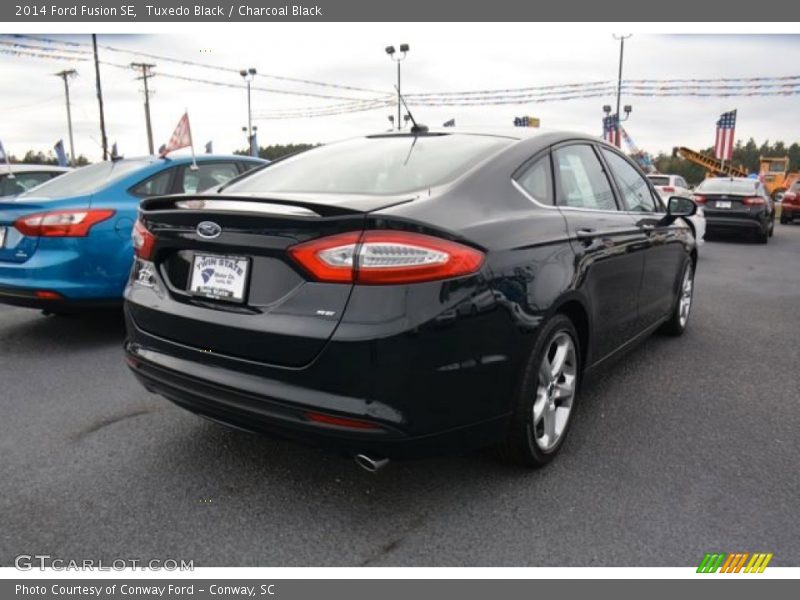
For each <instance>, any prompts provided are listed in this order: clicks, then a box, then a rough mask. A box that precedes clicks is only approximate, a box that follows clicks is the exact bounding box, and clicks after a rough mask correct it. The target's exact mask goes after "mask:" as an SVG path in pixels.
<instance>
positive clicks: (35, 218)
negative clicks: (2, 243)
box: [14, 209, 115, 237]
mask: <svg viewBox="0 0 800 600" xmlns="http://www.w3.org/2000/svg"><path fill="white" fill-rule="evenodd" d="M114 212H115V211H113V210H106V209H92V210H89V209H87V210H54V211H51V212H43V213H36V214H33V215H27V216H25V217H20V218H19V219H17V220H16V221H15V222H14V227H16V229H17V231H19V232H20V233H21V234H22V235H25V236H28V237H86V236H87V235H89V230H90V229H91V228H92V227H93V226H94V225H97V224H98V223H100V222H101V221H105V220H106V219H109V218H111V217H112V216H113V215H114Z"/></svg>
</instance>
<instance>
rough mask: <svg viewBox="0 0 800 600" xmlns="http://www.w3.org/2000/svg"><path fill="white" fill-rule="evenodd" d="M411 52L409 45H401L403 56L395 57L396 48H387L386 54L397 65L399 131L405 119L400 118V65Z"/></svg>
mask: <svg viewBox="0 0 800 600" xmlns="http://www.w3.org/2000/svg"><path fill="white" fill-rule="evenodd" d="M409 50H410V48H409V46H408V44H400V52H402V53H403V55H402V56H395V54H396V53H397V51H396V50H395V49H394V46H386V54H388V55H389V58H391V59H392V60H393V61H394V62H396V63H397V122H396V123H397V130H398V131H399V130H400V129H402V127H403V119H402V117H401V116H400V63H401V62H403V60H405V58H406V54H408V51H409Z"/></svg>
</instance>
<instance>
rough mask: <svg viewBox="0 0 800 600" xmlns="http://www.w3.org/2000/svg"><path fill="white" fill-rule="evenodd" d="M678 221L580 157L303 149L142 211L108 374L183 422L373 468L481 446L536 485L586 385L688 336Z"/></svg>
mask: <svg viewBox="0 0 800 600" xmlns="http://www.w3.org/2000/svg"><path fill="white" fill-rule="evenodd" d="M695 210H696V207H695V205H694V203H693V202H691V201H690V200H685V199H680V198H671V199H670V202H669V207H668V208H667V209H665V208H664V207H663V205H662V204H661V200H660V199H659V196H658V194H657V193H656V191H655V190H654V189H653V188H652V186H651V185H650V183H649V182H648V180H647V178H646V177H645V176H644V174H643V173H642V172H641V171H640V170H639V169H638V168H637V167H636V165H635V164H634V163H633V162H631V161H630V160H629V159H628V158H627V157H626V156H624V155H623V154H621V153H620V152H619V151H618V150H617V149H616V148H614V147H612V146H609V145H607V144H605V143H604V142H601V141H599V140H597V139H595V138H592V137H588V136H584V135H576V134H570V133H535V134H528V133H527V132H525V131H523V132H521V131H520V130H514V131H513V133H509V132H492V133H486V132H480V133H470V132H456V131H453V130H444V131H427V130H425V129H424V128H415V130H412V131H411V132H408V133H405V132H401V133H384V134H379V135H372V136H367V137H361V138H357V139H351V140H348V141H344V142H340V143H334V144H330V145H327V146H322V147H318V148H315V149H313V150H309V151H307V152H304V153H302V154H299V155H295V156H292V157H290V158H287V159H285V160H282V161H276V162H274V163H272V164H271V165H269V166H268V167H265V168H263V169H261V170H260V171H258V172H256V173H255V174H254V175H252V176H250V177H247V178H245V179H243V180H240V181H237V182H234V183H233V184H229V185H227V186H223V188H222V189H221V190H219V191H218V193H216V194H213V195H194V196H188V197H187V196H166V197H160V198H154V199H149V200H145V201H144V202H143V204H142V207H141V210H140V215H139V221H138V222H137V224H136V227H135V231H134V238H135V246H136V254H137V259H136V261H135V265H134V268H133V271H132V274H131V279H130V282H129V284H128V287H127V289H126V292H125V297H126V308H125V315H126V321H127V340H126V343H125V349H126V353H127V360H128V364H129V365H130V367H131V369H132V370H133V372H134V373H135V375H136V376H137V377H138V378H139V380H140V381H141V382H142V383H143V384H144V386H145V387H146V388H147V389H148V390H150V391H153V392H156V393H158V394H161V395H163V396H165V397H166V398H168V399H169V400H171V401H173V402H174V403H176V404H178V405H179V406H182V407H184V408H186V409H188V410H190V411H193V412H195V413H198V414H200V415H203V416H205V417H208V418H210V419H213V420H216V421H220V422H223V423H226V424H228V425H232V426H234V427H238V428H242V429H246V430H251V431H259V432H267V433H272V434H276V435H280V436H286V437H290V438H294V439H298V440H305V441H311V442H313V443H316V444H322V445H326V446H330V447H332V448H336V449H338V450H339V451H344V452H346V453H348V454H350V455H352V456H354V457H356V458H357V461H359V464H361V465H362V466H364V467H366V468H368V469H371V470H375V469H377V468H379V467H380V466H381V465H382V464H384V463H385V461H386V459H387V458H390V457H392V458H393V457H398V458H400V457H411V456H420V455H427V454H433V453H439V452H445V451H449V450H454V449H462V448H465V447H474V446H484V445H496V446H498V448H499V450H500V453H501V455H503V456H504V457H505V458H507V459H509V460H511V461H513V462H516V463H520V464H524V465H530V466H539V465H543V464H545V463H547V462H548V461H549V460H550V459H551V458H552V457H553V456H554V454H555V453H556V452H557V451H558V450H559V448H560V447H561V446H562V444H563V442H564V439H565V436H566V434H567V431H568V429H569V425H570V422H571V420H572V419H571V417H572V416H573V408H574V406H575V403H576V401H577V397H578V393H579V391H580V389H581V383H582V382H583V381H584V380H585V379H586V378H587V376H589V375H590V374H591V373H593V372H594V371H595V370H596V369H598V368H599V367H600V366H601V365H603V364H605V363H607V362H608V361H609V360H610V359H611V358H612V357H614V356H616V355H618V354H620V353H621V352H622V351H624V350H626V349H628V348H631V347H632V346H634V345H635V342H637V341H638V340H641V339H643V338H644V337H645V336H647V335H649V334H650V333H652V332H653V331H655V330H656V329H662V330H664V331H666V332H668V333H671V334H675V335H679V334H681V333H682V332H683V330H684V328H685V327H686V324H687V320H688V318H689V311H690V308H691V303H692V291H693V281H694V270H695V262H696V257H697V254H696V250H695V242H694V239H693V237H692V235H691V230H690V229H689V228H688V227H687V225H686V224H685V223H684V221H683V219H680V218H678V217H680V216H690V215H691V214H693V213H694V211H695ZM584 391H586V390H584ZM644 393H646V391H645V390H643V394H644Z"/></svg>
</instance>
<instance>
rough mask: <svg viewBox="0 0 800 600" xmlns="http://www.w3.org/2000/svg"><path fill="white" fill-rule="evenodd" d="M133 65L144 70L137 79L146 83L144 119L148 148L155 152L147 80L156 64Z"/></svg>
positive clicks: (132, 65) (151, 152)
mask: <svg viewBox="0 0 800 600" xmlns="http://www.w3.org/2000/svg"><path fill="white" fill-rule="evenodd" d="M131 67H133V68H134V69H141V70H142V76H141V77H138V78H137V79H141V80H142V82H143V83H144V120H145V124H146V125H147V148H148V150H149V152H150V154H155V151H154V150H153V127H152V125H151V124H150V89H149V88H148V87H147V80H148V79H149V78H150V77H153V73H152V72H151V71H150V69H152V68H153V67H155V65H153V64H148V63H131Z"/></svg>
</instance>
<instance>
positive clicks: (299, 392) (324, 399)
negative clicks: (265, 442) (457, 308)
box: [125, 309, 510, 458]
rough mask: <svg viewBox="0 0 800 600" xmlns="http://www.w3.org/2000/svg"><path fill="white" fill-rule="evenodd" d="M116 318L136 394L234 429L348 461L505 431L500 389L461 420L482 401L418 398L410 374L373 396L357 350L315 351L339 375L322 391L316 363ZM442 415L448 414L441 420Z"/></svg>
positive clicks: (375, 388)
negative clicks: (213, 347)
mask: <svg viewBox="0 0 800 600" xmlns="http://www.w3.org/2000/svg"><path fill="white" fill-rule="evenodd" d="M125 313H126V314H125V319H126V324H127V329H128V339H127V340H126V343H125V352H126V356H127V362H128V366H129V367H130V369H131V370H132V371H133V373H134V375H135V376H136V377H137V379H138V380H139V381H140V382H141V383H142V384H143V385H144V386H145V388H147V389H148V390H149V391H151V392H154V393H157V394H159V395H161V396H164V397H165V398H166V399H168V400H170V401H172V402H173V403H175V404H176V405H178V406H180V407H182V408H185V409H187V410H189V411H191V412H194V413H197V414H199V415H201V416H204V417H207V418H210V419H212V420H215V421H219V422H222V423H225V424H227V425H230V426H233V427H236V428H240V429H244V430H247V431H253V432H258V433H266V434H271V435H275V436H278V437H283V438H289V439H293V440H296V441H301V442H304V443H310V444H313V445H316V446H321V447H325V448H328V449H331V450H335V451H338V452H342V453H345V454H349V455H355V454H358V453H365V454H371V455H374V456H382V457H389V458H415V457H422V456H430V455H436V454H446V453H451V452H458V451H462V450H464V449H469V448H477V447H481V446H485V445H488V444H491V443H493V442H495V441H497V440H499V439H500V438H501V437H502V435H503V434H504V433H505V430H506V427H507V423H508V416H509V414H508V407H509V405H508V402H505V401H504V399H503V397H502V396H503V392H502V390H501V389H500V386H498V392H499V394H498V395H499V396H500V397H498V398H497V402H496V405H495V407H494V408H493V410H492V411H491V413H490V416H487V413H486V412H484V413H483V414H481V415H479V416H476V417H474V418H472V419H469V418H467V419H465V418H464V415H469V414H474V413H470V410H471V409H474V405H475V403H478V402H481V401H483V408H484V409H485V398H482V399H478V398H476V397H475V396H476V395H475V394H470V393H469V392H468V391H467V392H464V391H461V392H459V390H455V389H454V390H451V395H450V394H448V395H446V396H445V397H442V395H440V394H441V389H440V387H439V386H436V385H431V384H430V383H428V385H427V386H423V388H424V387H428V388H430V390H431V391H430V392H429V393H428V394H420V391H419V390H420V386H419V379H418V378H411V377H404V378H400V379H398V380H393V381H389V382H385V388H384V389H381V385H382V384H379V383H375V382H374V381H372V380H370V374H371V375H372V378H373V380H378V379H380V377H379V376H375V372H376V371H379V368H376V367H375V365H370V364H367V362H365V361H366V360H367V359H366V358H365V357H366V356H368V353H363V352H361V351H360V349H359V348H355V347H354V348H351V350H352V352H348V351H347V350H345V349H344V348H341V347H339V348H333V349H331V348H329V349H328V351H326V352H325V353H323V354H325V355H326V356H327V357H328V359H327V362H328V363H331V364H332V365H334V367H333V368H335V369H337V370H338V371H340V372H342V371H346V372H347V374H345V375H340V376H339V377H337V378H335V383H334V384H333V385H331V382H330V380H329V379H326V376H325V375H321V374H320V373H324V372H327V371H328V370H329V369H330V368H331V364H328V365H326V364H325V363H326V359H325V358H324V357H321V358H318V359H317V361H315V363H313V364H312V365H310V366H309V367H305V368H301V369H296V368H279V367H268V366H265V365H260V364H258V363H253V362H252V361H247V360H244V359H237V358H233V357H228V356H220V355H219V354H216V353H211V352H207V351H203V350H200V349H196V348H191V347H189V346H185V345H183V344H179V343H177V342H173V341H170V340H165V339H163V338H160V337H157V336H155V335H153V334H151V333H148V332H146V331H143V330H142V329H140V328H139V327H138V326H137V324H136V323H135V322H134V320H133V318H132V316H131V313H130V311H129V310H127V309H126V311H125ZM343 355H346V358H343ZM349 373H353V374H358V375H354V376H351V375H349ZM433 376H434V375H432V376H431V377H433ZM402 379H405V381H404V382H403V381H402ZM389 388H391V392H389V391H388V390H389ZM399 388H403V389H402V390H399ZM398 397H399V398H402V400H396V398H398ZM509 400H510V398H509ZM443 407H444V408H443ZM448 408H449V409H451V410H452V411H453V414H454V415H458V417H454V416H452V415H451V416H450V417H449V418H448V415H447V414H446V411H447V410H448ZM310 414H321V415H325V416H332V417H338V418H345V419H353V420H357V421H360V422H367V423H370V424H372V425H374V428H371V429H365V428H361V427H349V426H339V425H333V424H328V423H321V422H318V421H316V420H313V419H312V418H311V417H310V416H309V415H310Z"/></svg>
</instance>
